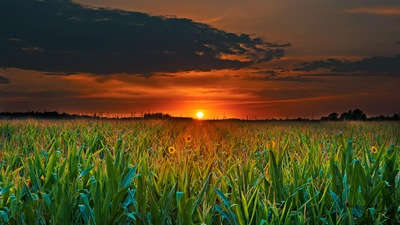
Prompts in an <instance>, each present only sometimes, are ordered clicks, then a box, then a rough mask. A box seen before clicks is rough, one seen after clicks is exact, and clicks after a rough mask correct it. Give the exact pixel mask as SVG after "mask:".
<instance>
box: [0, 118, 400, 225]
mask: <svg viewBox="0 0 400 225" xmlns="http://www.w3.org/2000/svg"><path fill="white" fill-rule="evenodd" d="M399 154H400V124H399V123H398V122H251V121H197V120H193V121H191V120H187V121H183V120H181V121H180V120H132V121H122V120H58V121H50V120H43V121H40V120H20V121H18V120H16V121H8V120H3V121H0V168H1V170H0V224H68V225H70V224H154V225H158V224H160V225H164V224H181V225H190V224H207V225H212V224H232V225H239V224H240V225H242V224H256V225H267V224H274V225H275V224H276V225H278V224H323V225H325V224H400V188H399V187H400V181H399V179H400V175H399V168H400V162H399V161H400V160H399Z"/></svg>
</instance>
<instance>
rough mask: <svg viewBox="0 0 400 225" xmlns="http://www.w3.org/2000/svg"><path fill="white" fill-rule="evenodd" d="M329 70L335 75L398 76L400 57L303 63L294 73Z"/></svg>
mask: <svg viewBox="0 0 400 225" xmlns="http://www.w3.org/2000/svg"><path fill="white" fill-rule="evenodd" d="M317 69H329V70H330V71H331V72H335V73H357V72H361V73H365V74H373V75H388V76H400V55H396V56H394V57H383V56H374V57H370V58H365V59H362V60H359V61H355V62H347V61H341V60H337V59H328V60H325V61H323V60H320V61H313V62H309V63H304V64H303V65H302V66H301V67H299V68H296V69H295V70H296V71H313V70H317Z"/></svg>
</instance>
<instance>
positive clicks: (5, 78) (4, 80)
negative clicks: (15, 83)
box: [0, 76, 10, 84]
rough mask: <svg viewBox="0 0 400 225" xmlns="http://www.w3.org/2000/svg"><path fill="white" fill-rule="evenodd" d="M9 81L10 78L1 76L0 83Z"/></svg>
mask: <svg viewBox="0 0 400 225" xmlns="http://www.w3.org/2000/svg"><path fill="white" fill-rule="evenodd" d="M9 83H10V79H8V78H7V77H2V76H0V84H9Z"/></svg>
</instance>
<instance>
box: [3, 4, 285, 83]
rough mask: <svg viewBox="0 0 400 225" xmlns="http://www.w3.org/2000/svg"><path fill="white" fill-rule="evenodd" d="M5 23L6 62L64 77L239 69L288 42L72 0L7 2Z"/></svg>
mask: <svg viewBox="0 0 400 225" xmlns="http://www.w3.org/2000/svg"><path fill="white" fill-rule="evenodd" d="M0 27H1V28H2V31H1V33H0V49H2V50H1V51H0V66H1V67H16V68H21V69H29V70H38V71H45V72H51V73H54V74H59V73H62V74H65V75H68V74H70V73H79V72H85V73H93V74H109V73H140V74H145V75H149V74H151V73H154V72H175V71H185V70H201V71H206V70H211V69H222V68H241V67H245V66H248V65H251V64H254V63H258V62H263V61H268V60H272V59H274V58H279V57H281V56H283V54H284V51H283V48H285V47H288V46H290V44H276V43H269V42H266V41H265V40H264V39H262V38H251V37H250V36H249V35H246V34H241V35H238V34H233V33H228V32H225V31H221V30H218V29H215V28H213V27H210V26H208V25H206V24H202V23H196V22H193V21H192V20H189V19H178V18H167V17H161V16H150V15H148V14H144V13H138V12H127V11H121V10H112V9H105V8H101V9H94V8H86V7H83V6H81V5H78V4H75V3H72V2H71V1H69V0H58V1H50V0H41V1H37V0H36V1H35V0H3V1H1V2H0ZM229 55H241V56H244V58H245V59H246V60H236V59H233V58H232V59H231V58H229Z"/></svg>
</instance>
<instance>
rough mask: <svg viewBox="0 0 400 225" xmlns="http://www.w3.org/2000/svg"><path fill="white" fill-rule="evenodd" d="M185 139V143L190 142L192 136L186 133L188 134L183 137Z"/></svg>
mask: <svg viewBox="0 0 400 225" xmlns="http://www.w3.org/2000/svg"><path fill="white" fill-rule="evenodd" d="M185 141H186V143H190V142H192V136H190V135H188V136H187V137H186V138H185Z"/></svg>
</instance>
